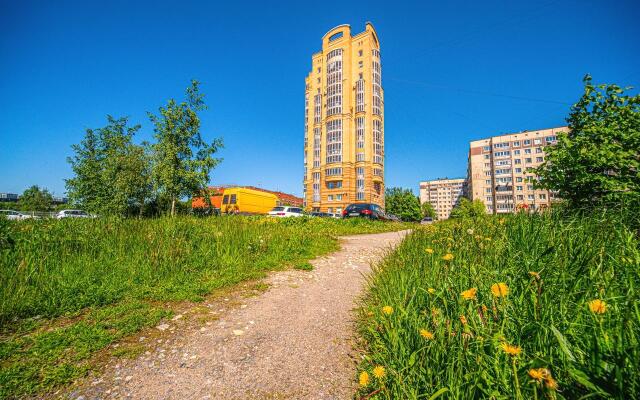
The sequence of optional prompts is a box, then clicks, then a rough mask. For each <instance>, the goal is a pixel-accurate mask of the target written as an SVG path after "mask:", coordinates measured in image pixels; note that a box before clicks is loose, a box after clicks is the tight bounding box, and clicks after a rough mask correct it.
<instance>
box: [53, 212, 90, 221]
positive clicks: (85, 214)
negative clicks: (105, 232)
mask: <svg viewBox="0 0 640 400" xmlns="http://www.w3.org/2000/svg"><path fill="white" fill-rule="evenodd" d="M94 217H95V216H93V215H91V214H89V213H88V212H86V211H82V210H62V211H60V212H59V213H58V214H56V218H57V219H62V218H94Z"/></svg>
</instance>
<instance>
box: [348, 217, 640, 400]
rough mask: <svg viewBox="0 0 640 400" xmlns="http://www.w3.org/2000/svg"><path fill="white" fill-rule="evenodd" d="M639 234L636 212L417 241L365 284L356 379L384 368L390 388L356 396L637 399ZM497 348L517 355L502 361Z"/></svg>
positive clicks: (432, 231) (453, 232) (476, 225)
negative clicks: (597, 303) (499, 287)
mask: <svg viewBox="0 0 640 400" xmlns="http://www.w3.org/2000/svg"><path fill="white" fill-rule="evenodd" d="M637 228H638V214H637V212H636V214H635V215H633V214H631V213H620V214H613V213H602V214H600V215H594V216H588V217H587V216H575V215H573V216H567V215H566V214H565V215H561V214H558V213H555V212H553V211H550V212H547V213H542V214H537V215H527V214H524V213H522V214H518V215H514V216H510V217H507V218H497V217H487V218H482V219H480V220H476V221H474V220H471V219H459V220H449V221H445V222H441V223H436V224H434V225H430V226H428V227H426V228H422V229H418V230H416V231H415V232H414V233H413V234H411V235H410V236H409V237H407V239H405V241H404V242H403V243H402V244H401V245H400V246H399V247H398V248H397V249H396V251H395V252H394V253H392V254H391V255H389V256H388V257H387V258H386V259H385V260H384V262H383V263H382V265H380V266H379V267H377V268H376V269H375V270H374V275H373V276H372V278H371V280H370V288H369V294H368V296H367V297H366V298H365V300H364V302H363V305H362V309H361V311H362V313H361V318H360V330H361V333H362V335H363V337H364V339H365V341H366V352H367V354H366V355H365V357H364V361H363V363H362V365H361V369H363V370H366V371H369V373H371V371H372V369H373V367H374V366H378V365H380V366H383V367H384V368H385V369H386V377H385V378H383V379H382V380H374V381H373V382H372V383H371V384H369V385H367V386H366V387H365V388H363V389H362V391H361V394H362V395H366V394H368V393H371V392H373V391H375V390H378V389H381V388H382V389H381V391H380V392H379V393H378V395H377V396H376V398H380V399H382V398H384V399H400V398H402V399H416V398H429V396H432V395H434V396H435V395H436V394H438V393H442V391H443V390H445V391H447V390H448V392H447V393H446V395H445V398H452V399H480V398H495V399H517V398H522V399H535V398H539V399H543V398H549V399H553V398H557V399H578V398H582V399H585V398H616V399H637V398H640V381H639V380H638V376H640V363H638V359H640V313H639V312H638V301H639V300H640V291H639V290H638V287H639V285H640V242H639V239H638V236H637V231H636V230H637ZM447 253H450V254H451V255H452V256H453V259H452V260H449V261H446V260H445V259H444V258H443V256H445V255H446V254H447ZM497 283H504V284H505V285H506V286H507V288H508V293H507V294H506V296H504V297H498V296H496V295H495V294H494V291H493V290H492V286H493V285H495V284H497ZM471 288H475V289H477V293H475V296H470V297H472V299H470V300H467V299H465V298H464V297H463V296H462V292H463V291H466V290H468V289H471ZM503 293H504V292H503ZM498 294H500V292H499V291H498ZM596 299H599V300H602V301H604V302H605V303H606V309H605V310H604V311H605V312H604V313H600V314H598V313H595V312H592V311H591V308H590V306H589V304H590V302H591V301H593V300H596ZM385 306H390V307H392V309H393V312H392V313H391V314H390V315H389V314H385V313H384V312H383V310H382V307H385ZM422 330H424V331H426V332H429V333H431V334H433V337H432V338H431V337H430V336H429V335H427V334H426V332H421V331H422ZM504 344H510V345H514V346H518V347H519V348H520V349H521V353H520V354H519V355H518V356H515V357H512V356H509V355H507V354H506V352H505V351H504V349H503V347H502V346H503V345H504ZM533 368H546V369H548V370H549V375H548V376H550V377H552V378H553V379H554V380H555V381H557V384H558V391H554V390H551V389H549V388H548V387H547V386H546V385H548V384H552V383H553V382H552V381H549V380H546V379H545V380H543V382H541V383H536V382H535V381H534V380H533V379H532V378H531V377H530V376H529V370H530V369H533Z"/></svg>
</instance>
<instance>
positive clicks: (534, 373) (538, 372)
mask: <svg viewBox="0 0 640 400" xmlns="http://www.w3.org/2000/svg"><path fill="white" fill-rule="evenodd" d="M546 371H547V369H546V368H532V369H530V370H529V372H528V373H529V376H530V377H531V379H533V380H535V381H537V382H538V383H541V382H542V380H543V379H544V378H545V377H546V376H547V373H546Z"/></svg>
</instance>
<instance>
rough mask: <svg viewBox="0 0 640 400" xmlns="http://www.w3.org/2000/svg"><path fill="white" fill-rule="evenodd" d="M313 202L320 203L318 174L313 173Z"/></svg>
mask: <svg viewBox="0 0 640 400" xmlns="http://www.w3.org/2000/svg"><path fill="white" fill-rule="evenodd" d="M313 201H314V202H316V203H317V202H319V201H320V172H314V173H313Z"/></svg>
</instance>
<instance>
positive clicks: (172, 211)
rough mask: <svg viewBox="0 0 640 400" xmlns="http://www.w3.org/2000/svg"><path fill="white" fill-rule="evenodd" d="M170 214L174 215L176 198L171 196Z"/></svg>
mask: <svg viewBox="0 0 640 400" xmlns="http://www.w3.org/2000/svg"><path fill="white" fill-rule="evenodd" d="M171 216H172V217H175V216H176V198H175V197H174V198H172V199H171Z"/></svg>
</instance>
